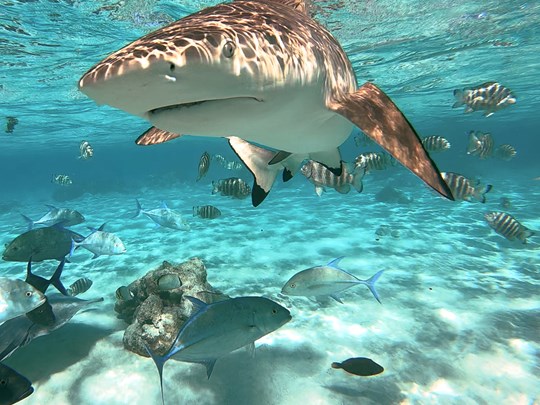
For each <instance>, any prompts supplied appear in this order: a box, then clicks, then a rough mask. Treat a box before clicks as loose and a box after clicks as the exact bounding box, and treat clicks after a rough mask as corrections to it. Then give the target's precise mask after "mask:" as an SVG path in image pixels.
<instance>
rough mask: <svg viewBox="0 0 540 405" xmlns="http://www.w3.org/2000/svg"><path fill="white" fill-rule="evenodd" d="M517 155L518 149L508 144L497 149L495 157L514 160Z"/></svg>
mask: <svg viewBox="0 0 540 405" xmlns="http://www.w3.org/2000/svg"><path fill="white" fill-rule="evenodd" d="M516 154H517V152H516V149H515V148H514V147H513V146H512V145H509V144H507V143H505V144H504V145H500V146H499V147H498V148H497V149H495V157H496V158H498V159H502V160H512V159H513V158H514V157H515V156H516Z"/></svg>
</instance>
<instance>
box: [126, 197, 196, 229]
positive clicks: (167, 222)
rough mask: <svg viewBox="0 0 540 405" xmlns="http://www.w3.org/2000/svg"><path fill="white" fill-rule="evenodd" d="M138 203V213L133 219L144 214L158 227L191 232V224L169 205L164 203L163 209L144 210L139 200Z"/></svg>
mask: <svg viewBox="0 0 540 405" xmlns="http://www.w3.org/2000/svg"><path fill="white" fill-rule="evenodd" d="M135 201H136V202H137V213H136V214H135V216H134V217H133V218H137V217H138V216H139V215H141V214H144V215H146V216H147V217H148V218H150V219H151V220H152V221H154V223H155V224H156V225H159V226H163V227H164V228H170V229H177V230H180V231H187V230H189V224H188V223H187V221H186V220H185V219H184V218H183V217H182V214H180V213H179V212H177V211H175V210H172V209H170V208H169V207H167V204H165V202H163V204H162V206H161V208H155V209H153V210H149V211H145V210H143V208H142V206H141V203H140V202H139V200H137V199H136V200H135Z"/></svg>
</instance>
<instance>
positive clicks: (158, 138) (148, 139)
mask: <svg viewBox="0 0 540 405" xmlns="http://www.w3.org/2000/svg"><path fill="white" fill-rule="evenodd" d="M181 136H182V135H179V134H175V133H173V132H169V131H163V130H162V129H158V128H156V127H152V128H150V129H149V130H147V131H146V132H145V133H143V134H142V135H141V136H139V137H138V138H137V140H136V141H135V143H136V144H137V145H143V146H147V145H155V144H157V143H163V142H167V141H170V140H171V139H175V138H179V137H181Z"/></svg>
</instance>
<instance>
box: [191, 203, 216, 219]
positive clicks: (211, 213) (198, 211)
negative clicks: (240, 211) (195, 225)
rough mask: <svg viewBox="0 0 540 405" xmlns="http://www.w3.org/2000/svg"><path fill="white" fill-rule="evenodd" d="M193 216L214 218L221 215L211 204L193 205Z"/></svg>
mask: <svg viewBox="0 0 540 405" xmlns="http://www.w3.org/2000/svg"><path fill="white" fill-rule="evenodd" d="M193 216H194V217H195V216H198V217H200V218H204V219H215V218H217V217H220V216H221V211H220V210H219V209H218V208H216V207H214V206H213V205H201V206H196V207H193Z"/></svg>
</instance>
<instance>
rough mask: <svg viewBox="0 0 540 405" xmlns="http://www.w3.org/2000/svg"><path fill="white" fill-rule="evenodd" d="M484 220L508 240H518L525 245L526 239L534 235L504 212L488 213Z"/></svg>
mask: <svg viewBox="0 0 540 405" xmlns="http://www.w3.org/2000/svg"><path fill="white" fill-rule="evenodd" d="M484 218H485V219H486V221H487V223H488V224H489V226H490V227H491V228H493V230H494V231H495V232H497V233H498V234H499V235H502V236H504V237H505V238H506V239H508V240H515V239H518V240H520V241H521V243H527V238H529V237H531V236H533V235H534V234H535V233H534V232H533V231H531V230H530V229H529V228H527V227H525V226H523V225H522V224H521V223H520V222H519V221H518V220H517V219H515V218H514V217H513V216H512V215H510V214H507V213H506V212H500V211H499V212H497V211H494V212H488V213H487V214H485V215H484Z"/></svg>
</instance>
